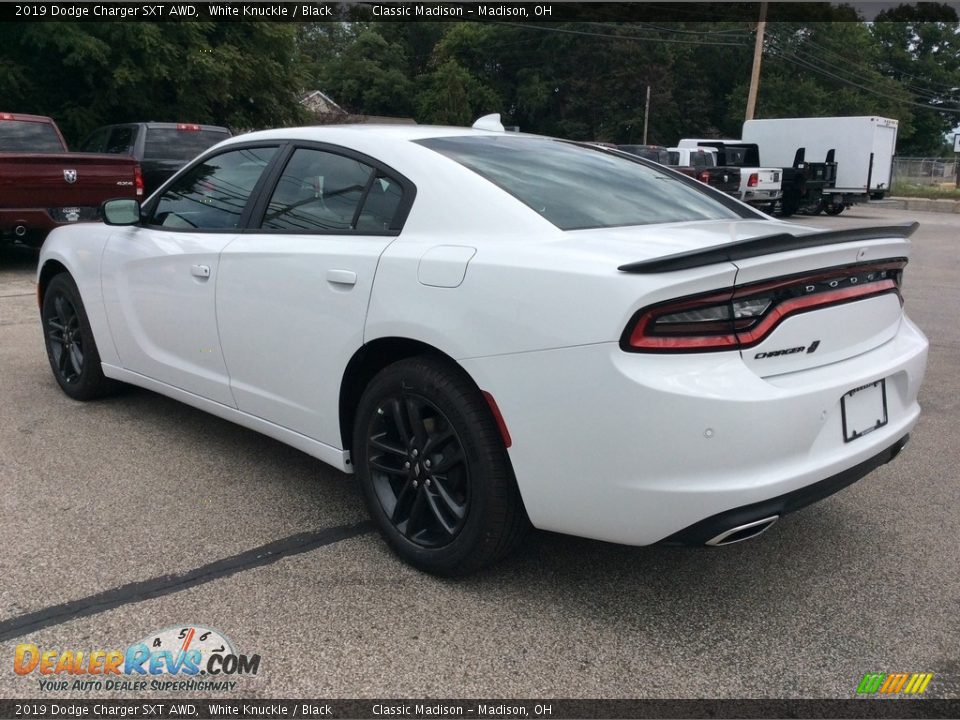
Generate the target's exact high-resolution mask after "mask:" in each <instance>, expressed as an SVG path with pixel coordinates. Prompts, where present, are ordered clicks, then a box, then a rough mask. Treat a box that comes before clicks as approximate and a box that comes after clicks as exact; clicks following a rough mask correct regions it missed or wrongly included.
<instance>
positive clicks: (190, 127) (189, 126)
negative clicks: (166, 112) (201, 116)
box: [177, 123, 200, 132]
mask: <svg viewBox="0 0 960 720" xmlns="http://www.w3.org/2000/svg"><path fill="white" fill-rule="evenodd" d="M177 130H185V131H187V132H200V126H199V125H195V124H193V123H177Z"/></svg>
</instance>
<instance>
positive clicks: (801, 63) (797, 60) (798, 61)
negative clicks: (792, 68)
mask: <svg viewBox="0 0 960 720" xmlns="http://www.w3.org/2000/svg"><path fill="white" fill-rule="evenodd" d="M771 49H773V53H772V54H773V55H774V57H777V58H779V59H781V60H785V61H786V62H789V63H793V64H794V65H797V66H798V67H803V68H806V69H808V70H812V71H813V72H816V73H819V74H821V75H824V76H826V77H829V78H832V79H834V80H837V81H839V82H842V83H845V84H847V85H852V86H853V87H856V88H857V89H859V90H862V91H863V92H866V93H870V94H872V95H877V96H879V97H883V98H887V99H888V100H893V101H894V102H897V103H900V104H903V105H913V106H914V107H921V108H925V109H927V110H936V111H937V112H946V113H954V114H958V115H960V108H949V107H944V106H940V105H929V104H927V103H918V102H914V101H912V100H906V99H903V98H898V97H896V96H895V95H890V94H888V93H883V92H880V91H878V90H875V89H873V88H869V87H866V86H864V85H861V84H860V83H857V82H855V81H853V80H849V79H847V78H844V77H841V76H839V75H835V74H833V73H831V72H829V71H827V70H824V69H823V68H821V67H818V66H817V65H814V64H812V63H810V62H808V61H807V60H805V59H803V58H801V57H798V56H796V55H792V54H789V53H785V52H784V51H782V50H780V49H779V48H771Z"/></svg>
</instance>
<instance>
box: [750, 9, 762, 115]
mask: <svg viewBox="0 0 960 720" xmlns="http://www.w3.org/2000/svg"><path fill="white" fill-rule="evenodd" d="M766 27H767V3H766V2H762V3H760V21H759V22H758V23H757V40H756V42H755V43H754V45H753V70H752V71H751V72H750V94H749V95H747V117H746V119H747V120H753V111H754V110H755V109H756V107H757V90H758V89H759V87H760V59H761V58H762V57H763V31H764V30H765V29H766Z"/></svg>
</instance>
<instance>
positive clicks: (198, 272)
mask: <svg viewBox="0 0 960 720" xmlns="http://www.w3.org/2000/svg"><path fill="white" fill-rule="evenodd" d="M190 274H191V275H193V276H194V277H198V278H208V277H210V266H209V265H191V266H190Z"/></svg>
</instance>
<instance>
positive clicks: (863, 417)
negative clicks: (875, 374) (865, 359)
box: [840, 380, 887, 442]
mask: <svg viewBox="0 0 960 720" xmlns="http://www.w3.org/2000/svg"><path fill="white" fill-rule="evenodd" d="M840 414H841V416H842V418H843V441H844V442H851V441H853V440H856V439H857V438H860V437H863V436H864V435H866V434H867V433H870V432H873V431H874V430H876V429H877V428H882V427H883V426H884V425H886V424H887V381H886V380H877V381H876V382H875V383H870V384H869V385H861V386H860V387H858V388H855V389H853V390H851V391H850V392H848V393H847V394H846V395H844V396H843V397H842V398H841V399H840Z"/></svg>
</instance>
